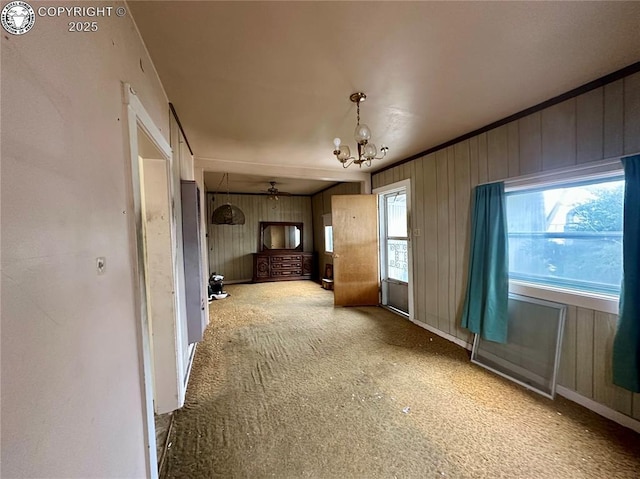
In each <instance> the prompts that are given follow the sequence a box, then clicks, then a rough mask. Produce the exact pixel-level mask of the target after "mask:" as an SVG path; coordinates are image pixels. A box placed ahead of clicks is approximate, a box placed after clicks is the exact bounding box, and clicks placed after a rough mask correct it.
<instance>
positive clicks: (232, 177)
mask: <svg viewBox="0 0 640 479" xmlns="http://www.w3.org/2000/svg"><path fill="white" fill-rule="evenodd" d="M228 179H229V183H228V185H229V186H228V190H227V178H225V177H224V173H222V172H218V171H205V173H204V184H205V186H206V187H207V191H211V192H222V193H226V192H227V191H229V192H231V193H263V194H265V195H266V194H267V190H268V189H269V188H271V184H270V183H269V182H271V181H275V182H276V184H275V187H276V188H277V189H278V191H280V192H286V193H291V194H292V195H311V194H314V193H317V192H318V191H320V190H323V189H324V188H326V187H327V186H330V185H332V184H334V182H326V181H321V180H314V179H308V178H296V179H292V178H286V177H282V176H262V175H240V174H236V173H230V174H229V178H228Z"/></svg>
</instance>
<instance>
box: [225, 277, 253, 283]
mask: <svg viewBox="0 0 640 479" xmlns="http://www.w3.org/2000/svg"><path fill="white" fill-rule="evenodd" d="M252 281H253V279H252V278H249V279H232V280H231V281H225V282H224V284H240V283H251V282H252Z"/></svg>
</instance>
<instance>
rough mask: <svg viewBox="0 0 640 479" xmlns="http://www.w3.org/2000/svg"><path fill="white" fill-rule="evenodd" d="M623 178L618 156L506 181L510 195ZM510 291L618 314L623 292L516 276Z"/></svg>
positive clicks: (506, 187)
mask: <svg viewBox="0 0 640 479" xmlns="http://www.w3.org/2000/svg"><path fill="white" fill-rule="evenodd" d="M619 177H622V179H624V170H623V168H622V164H621V162H620V160H619V159H618V158H616V159H614V160H605V161H603V162H594V163H593V164H592V165H586V166H582V167H572V168H563V169H558V170H555V171H549V172H544V173H539V174H533V175H527V176H523V177H519V178H514V179H511V180H505V181H504V185H505V194H506V195H508V194H510V193H511V194H513V193H514V192H525V191H534V190H543V189H551V188H554V187H555V188H558V187H561V186H568V185H575V186H577V185H579V184H580V183H586V182H591V181H593V180H603V181H606V180H609V181H611V180H613V179H615V178H619ZM509 291H510V292H511V293H516V294H522V295H525V296H531V297H535V298H540V299H544V300H548V301H555V302H560V303H564V304H567V305H572V306H578V307H583V308H589V309H593V310H596V311H602V312H606V313H611V314H618V306H619V305H618V303H619V295H617V294H609V293H601V292H589V291H581V290H577V289H572V288H570V287H564V286H559V285H548V284H543V283H536V282H531V281H526V280H521V279H512V278H511V277H510V278H509Z"/></svg>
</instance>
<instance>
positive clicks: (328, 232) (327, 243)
mask: <svg viewBox="0 0 640 479" xmlns="http://www.w3.org/2000/svg"><path fill="white" fill-rule="evenodd" d="M324 250H325V251H326V252H327V253H333V226H325V227H324Z"/></svg>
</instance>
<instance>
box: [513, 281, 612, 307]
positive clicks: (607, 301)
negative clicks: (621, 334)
mask: <svg viewBox="0 0 640 479" xmlns="http://www.w3.org/2000/svg"><path fill="white" fill-rule="evenodd" d="M509 292H511V293H516V294H522V295H523V296H530V297H532V298H539V299H545V300H547V301H554V302H556V303H561V304H567V305H571V306H579V307H581V308H588V309H593V310H595V311H602V312H604V313H611V314H618V301H619V299H618V296H612V295H607V294H599V293H587V292H584V291H580V292H578V291H573V290H568V289H562V288H555V287H553V286H547V285H542V284H534V283H526V282H524V281H509Z"/></svg>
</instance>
